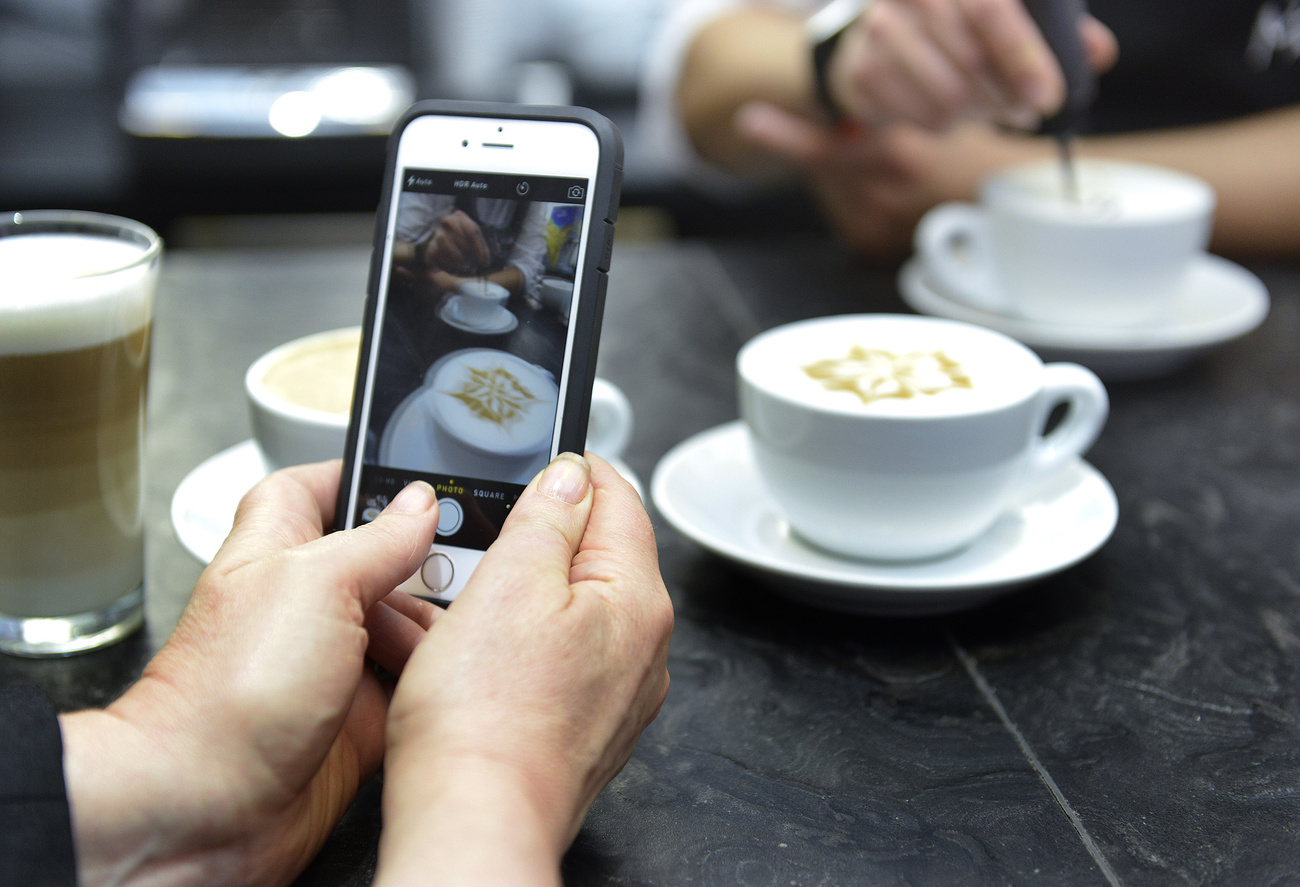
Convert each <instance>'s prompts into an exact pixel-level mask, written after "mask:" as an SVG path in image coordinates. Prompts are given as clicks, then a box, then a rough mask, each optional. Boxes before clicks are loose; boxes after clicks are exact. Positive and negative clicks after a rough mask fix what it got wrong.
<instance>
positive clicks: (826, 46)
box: [804, 0, 871, 122]
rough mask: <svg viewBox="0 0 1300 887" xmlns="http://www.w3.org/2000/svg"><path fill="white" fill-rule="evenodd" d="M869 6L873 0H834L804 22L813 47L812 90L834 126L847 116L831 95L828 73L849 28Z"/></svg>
mask: <svg viewBox="0 0 1300 887" xmlns="http://www.w3.org/2000/svg"><path fill="white" fill-rule="evenodd" d="M870 2H871V0H831V2H830V3H827V4H826V5H825V6H823V7H822V8H821V9H819V10H817V12H815V13H813V14H812V15H811V16H809V17H808V19H807V21H805V22H804V33H805V34H806V35H807V36H808V42H809V44H810V45H811V47H812V69H813V88H814V90H815V91H816V94H817V102H818V104H820V105H821V106H822V109H823V110H825V111H826V113H827V115H829V116H830V118H831V121H832V122H839V121H840V120H843V119H844V117H845V114H844V109H843V108H841V107H840V106H839V103H837V102H836V101H835V98H834V97H833V96H832V95H831V88H830V81H829V79H828V72H827V69H828V68H829V67H830V63H831V55H832V54H833V53H834V52H835V47H836V46H837V45H838V44H839V42H840V38H841V37H843V36H844V32H845V31H846V30H848V27H849V25H851V24H853V23H854V22H855V21H857V19H858V16H860V15H862V11H863V10H864V9H866V8H867V4H868V3H870Z"/></svg>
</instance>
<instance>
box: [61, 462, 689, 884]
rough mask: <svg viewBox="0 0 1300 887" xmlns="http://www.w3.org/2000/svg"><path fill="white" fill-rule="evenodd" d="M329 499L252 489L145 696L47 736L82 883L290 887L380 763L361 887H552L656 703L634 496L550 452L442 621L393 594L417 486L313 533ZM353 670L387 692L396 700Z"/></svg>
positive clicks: (668, 617) (643, 520)
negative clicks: (375, 824) (56, 750)
mask: <svg viewBox="0 0 1300 887" xmlns="http://www.w3.org/2000/svg"><path fill="white" fill-rule="evenodd" d="M338 479H339V466H338V464H337V463H332V464H330V463H325V464H321V465H314V466H302V467H298V468H293V469H287V470H285V471H282V472H278V473H276V474H274V475H272V476H270V477H269V478H268V479H267V480H266V481H264V482H263V483H262V484H260V485H259V486H258V487H257V488H255V489H254V490H253V491H252V492H250V493H249V494H248V496H247V497H245V499H244V501H243V503H242V504H241V505H240V509H239V512H238V514H237V516H236V521H235V526H234V529H233V530H232V532H231V534H230V537H229V538H228V539H227V541H226V543H225V545H224V546H223V547H222V549H221V551H220V552H218V554H217V556H216V557H215V558H214V559H213V562H212V564H211V565H210V566H209V568H208V569H207V570H206V571H205V572H204V573H203V575H202V577H201V578H200V579H199V582H198V584H197V586H196V587H195V590H194V594H193V597H192V598H191V601H190V604H189V606H188V607H187V608H186V611H185V613H184V614H183V616H182V618H181V621H180V623H179V625H178V626H177V628H176V631H175V632H174V633H173V635H172V637H171V639H170V640H169V641H168V642H167V644H166V646H165V647H164V648H163V649H162V650H161V651H160V652H159V654H158V655H157V656H156V657H155V658H154V660H153V661H152V662H151V663H150V664H149V666H148V667H147V668H146V670H145V673H144V675H143V676H142V678H141V680H140V681H139V682H138V683H137V684H136V685H135V686H133V687H132V688H131V689H130V690H129V691H128V692H127V693H126V694H125V695H124V696H123V697H122V698H121V699H119V700H118V701H116V702H114V703H113V704H112V705H110V706H109V707H108V709H106V710H103V711H86V712H79V713H75V714H71V715H65V716H63V718H62V727H63V733H64V745H65V772H66V774H67V781H68V792H69V800H70V803H71V807H72V814H73V827H74V835H75V838H76V841H77V848H78V866H79V870H80V873H81V883H83V884H86V885H93V884H99V883H131V882H133V881H137V880H138V881H148V882H149V883H157V884H204V885H211V884H223V883H235V884H247V883H256V884H277V883H279V884H282V883H288V882H289V881H290V880H292V879H293V877H295V876H296V874H297V873H298V872H299V871H301V870H302V868H303V867H304V866H306V864H307V863H308V862H309V861H310V860H311V859H312V858H313V856H314V855H315V854H316V852H317V851H318V850H319V848H320V846H321V844H322V843H323V842H324V841H325V839H326V837H327V836H328V835H329V832H330V830H331V829H332V828H333V826H334V824H335V823H336V822H337V820H338V818H339V817H340V816H341V815H342V813H343V811H344V810H345V809H346V807H347V805H348V804H349V803H350V801H351V800H352V797H353V796H354V795H355V793H356V791H357V789H358V788H359V786H360V785H361V784H362V783H363V782H364V781H365V780H367V779H369V778H370V776H372V775H373V774H374V773H375V772H376V771H377V770H378V768H379V766H380V764H381V762H384V763H385V787H384V808H385V829H384V836H383V839H382V846H381V852H380V868H379V873H378V878H377V883H381V884H402V883H408V882H410V883H415V882H417V881H419V880H420V879H427V875H428V872H429V871H430V870H431V867H432V866H434V865H436V866H437V867H438V870H440V871H441V872H443V873H444V875H445V876H446V882H448V883H450V882H453V880H454V877H455V876H459V877H462V878H464V879H465V880H466V881H473V882H474V883H493V882H494V879H495V880H500V881H501V882H502V883H515V884H529V883H557V882H558V866H559V859H560V856H561V854H562V853H563V851H564V849H565V848H566V847H567V846H568V844H569V843H570V842H571V840H572V838H573V836H574V835H575V834H576V831H577V828H578V826H579V824H580V823H581V821H582V818H583V816H584V815H585V812H586V810H587V808H588V807H589V806H590V804H591V802H592V800H593V799H594V798H595V795H596V793H597V792H599V790H600V788H601V787H603V786H604V785H605V784H606V783H607V782H608V781H609V780H610V779H612V778H613V776H614V775H615V774H616V773H617V772H618V770H619V769H621V767H622V766H623V764H624V763H625V762H626V761H627V759H628V757H629V756H630V755H631V752H632V748H633V746H634V745H635V742H636V738H637V736H639V734H640V732H641V730H642V729H644V727H645V726H646V725H647V724H648V723H649V722H650V721H651V720H652V719H653V718H654V716H655V714H656V712H657V710H658V707H659V705H660V704H661V702H662V700H663V698H664V696H665V694H666V692H667V687H668V676H667V668H666V657H667V644H668V637H669V634H670V633H671V627H672V610H671V605H670V603H669V601H668V597H667V593H666V591H665V589H664V587H663V583H662V580H661V579H660V577H659V572H658V566H657V562H656V554H655V547H654V540H653V534H652V531H651V528H650V525H649V520H648V518H647V517H646V515H645V511H644V509H643V508H642V507H641V503H640V500H639V498H638V497H637V495H636V493H635V492H634V491H633V490H632V489H631V488H630V487H629V486H628V485H627V483H626V482H625V481H623V480H622V478H620V477H619V476H618V475H617V473H616V472H614V471H613V470H612V469H611V468H610V467H609V466H608V465H607V464H605V463H604V462H602V461H601V460H599V459H598V458H594V457H593V458H592V459H591V464H590V465H589V463H588V462H586V461H585V460H583V459H580V458H579V457H576V456H572V455H564V456H561V457H559V458H558V459H557V460H556V461H555V462H553V463H552V464H551V466H549V467H548V468H547V470H546V471H544V472H543V473H542V474H541V475H539V477H538V478H537V479H535V480H534V481H533V482H532V483H531V484H530V485H529V487H528V489H527V490H526V491H525V492H524V494H523V495H522V496H521V497H520V499H519V501H518V503H517V504H516V506H515V508H514V510H513V513H512V516H511V518H510V520H509V521H507V523H506V526H505V528H504V529H503V531H502V534H501V537H500V539H499V540H498V541H497V543H496V544H494V545H493V547H492V548H491V549H490V550H489V551H488V553H487V554H486V555H485V557H484V559H483V561H482V563H481V565H480V566H479V568H478V570H477V571H476V573H475V576H474V578H473V580H472V581H471V582H470V584H469V585H468V587H467V588H466V589H465V590H464V591H463V592H462V593H461V595H460V597H459V598H458V599H457V601H456V602H455V604H454V605H453V606H452V607H451V608H449V609H448V610H446V611H442V610H440V609H439V608H436V607H434V606H432V605H430V604H427V603H425V602H423V601H420V600H418V599H416V598H411V597H408V596H406V595H403V594H401V593H390V592H391V591H392V589H393V588H394V586H396V585H397V584H398V583H400V582H401V581H402V580H404V579H405V578H406V577H408V576H409V575H411V574H412V573H414V572H415V570H416V569H418V567H419V565H420V563H421V561H422V559H423V558H424V556H425V555H426V554H427V552H428V548H429V545H430V544H431V542H432V540H433V537H434V533H435V529H436V526H437V504H436V500H435V497H434V494H433V491H432V489H430V488H428V487H427V486H426V485H423V484H416V485H412V486H411V487H408V488H407V489H406V490H404V491H403V492H402V493H401V494H400V495H399V496H397V497H396V498H395V499H394V500H393V502H392V503H390V504H389V506H388V508H387V509H385V511H384V513H383V514H382V515H381V516H380V517H379V518H378V519H376V520H375V521H374V522H372V523H371V524H368V525H366V526H364V527H359V528H357V529H354V530H349V531H346V532H341V533H333V534H330V535H325V532H326V530H327V528H328V527H329V526H331V524H332V517H333V509H334V497H335V492H336V490H337V485H338ZM367 656H369V657H370V658H371V659H373V660H374V661H375V662H377V663H379V664H380V665H382V666H384V668H385V669H387V670H388V671H390V672H391V673H393V674H397V675H400V679H399V680H398V682H397V686H396V689H395V690H394V691H392V696H391V702H390V698H389V690H390V688H386V687H385V686H383V685H381V682H380V680H379V678H378V677H377V676H376V673H375V672H374V670H373V669H372V668H371V667H370V666H369V665H368V663H367ZM485 842H487V843H485Z"/></svg>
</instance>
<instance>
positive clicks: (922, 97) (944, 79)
mask: <svg viewBox="0 0 1300 887" xmlns="http://www.w3.org/2000/svg"><path fill="white" fill-rule="evenodd" d="M913 4H914V5H915V6H918V7H921V6H927V5H928V4H927V3H925V2H924V0H913ZM930 14H932V13H931V12H930V11H929V10H927V9H913V8H912V5H908V4H893V5H886V4H881V5H873V6H871V7H869V8H868V10H867V12H866V13H864V14H863V16H862V19H861V20H860V21H861V28H862V34H863V37H862V40H863V42H864V44H865V49H864V51H863V52H861V53H860V54H859V56H858V65H857V66H856V70H852V71H850V76H851V78H852V80H853V85H854V87H855V88H854V92H857V93H858V94H859V95H861V96H862V97H863V99H864V100H865V101H864V110H866V109H867V108H869V107H870V106H874V108H873V109H872V113H874V115H876V116H879V115H882V114H883V115H884V116H886V117H893V118H900V119H903V120H908V121H910V122H913V123H916V124H919V125H922V126H925V127H928V128H932V129H939V128H943V127H946V126H947V125H949V124H950V123H951V122H952V118H953V117H954V116H956V114H958V113H959V112H960V111H962V110H963V106H964V105H965V104H966V102H967V100H968V98H969V96H970V89H969V88H968V86H967V83H968V79H969V77H968V75H967V74H966V73H965V72H964V71H963V70H962V69H961V67H960V66H959V65H958V64H957V63H955V61H954V59H953V58H952V57H950V56H949V54H948V53H947V52H946V51H945V47H944V45H943V43H944V41H943V40H942V39H939V38H937V37H936V35H935V29H936V28H937V27H939V28H941V23H936V22H934V21H931V20H928V19H927V18H926V16H927V15H930ZM934 14H937V12H936V13H934ZM948 42H952V43H957V42H958V41H957V39H956V38H948ZM967 54H968V55H969V56H971V57H970V58H968V59H966V60H965V63H966V64H968V65H970V66H972V67H974V66H975V59H974V53H973V52H969V53H967Z"/></svg>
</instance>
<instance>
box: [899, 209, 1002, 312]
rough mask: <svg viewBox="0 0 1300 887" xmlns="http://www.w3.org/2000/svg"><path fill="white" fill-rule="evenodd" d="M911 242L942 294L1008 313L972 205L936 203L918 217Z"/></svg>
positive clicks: (984, 224)
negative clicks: (918, 220)
mask: <svg viewBox="0 0 1300 887" xmlns="http://www.w3.org/2000/svg"><path fill="white" fill-rule="evenodd" d="M913 242H914V245H915V247H916V252H917V254H918V255H919V256H920V257H921V264H922V266H923V268H924V270H925V273H926V275H928V276H929V277H930V278H931V280H932V281H933V282H934V284H935V285H937V286H938V287H939V289H940V290H941V291H942V293H943V294H944V295H947V296H950V297H953V298H956V299H957V300H958V301H960V302H965V303H966V304H967V305H970V306H971V307H974V308H979V309H981V310H983V311H992V312H994V313H998V314H1005V313H1008V312H1009V311H1010V305H1009V303H1008V301H1007V298H1006V296H1005V294H1004V293H1003V291H1002V290H1003V288H1002V286H1001V284H1000V283H999V281H998V276H997V270H996V269H995V267H994V265H993V250H992V246H993V244H992V240H991V239H990V237H989V226H988V216H987V215H986V214H985V212H984V210H983V209H981V208H980V207H978V206H975V205H974V204H971V203H941V204H939V205H938V206H936V207H934V208H933V209H931V210H930V211H929V212H927V213H926V214H925V215H924V216H923V217H922V218H921V221H920V222H919V223H918V224H917V226H916V233H915V236H914V237H913Z"/></svg>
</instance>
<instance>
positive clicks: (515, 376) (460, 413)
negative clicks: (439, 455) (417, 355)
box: [433, 349, 559, 454]
mask: <svg viewBox="0 0 1300 887" xmlns="http://www.w3.org/2000/svg"><path fill="white" fill-rule="evenodd" d="M516 382H517V383H518V386H516V384H515V383H516ZM433 389H434V391H435V392H436V393H437V411H438V418H439V420H440V423H441V424H442V426H443V428H445V429H446V430H447V431H449V432H450V433H451V434H453V435H454V436H456V437H458V438H460V439H461V440H462V441H464V442H465V443H468V444H469V445H470V446H473V447H477V448H478V449H480V450H484V451H487V452H490V453H501V454H522V453H532V452H537V451H539V450H542V449H545V448H546V446H547V444H549V443H550V440H551V434H552V432H553V431H554V428H555V406H556V402H557V400H558V398H559V387H558V386H557V385H556V384H555V382H554V381H552V379H551V377H550V376H549V375H548V374H547V373H545V372H543V371H542V370H541V369H540V368H538V367H536V366H534V365H533V364H531V363H528V362H527V361H525V360H523V359H521V358H518V357H516V356H514V355H513V354H510V353H508V352H505V351H491V350H488V349H482V350H475V351H473V352H470V353H468V354H464V355H458V356H455V357H452V358H451V359H449V360H448V361H447V362H446V364H444V365H443V366H442V367H441V368H440V369H439V371H438V372H437V374H436V375H435V376H434V379H433ZM521 389H522V390H521ZM467 393H468V396H467V397H458V396H457V395H458V394H460V395H466V394H467ZM502 399H504V400H505V401H507V403H505V404H504V411H505V412H507V413H509V416H508V418H507V419H506V420H505V421H494V420H493V419H491V418H486V417H484V416H483V415H482V414H481V413H480V412H479V411H476V410H475V408H474V402H475V401H487V402H488V406H489V407H491V408H494V409H495V408H497V407H501V406H502V403H501V400H502Z"/></svg>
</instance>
